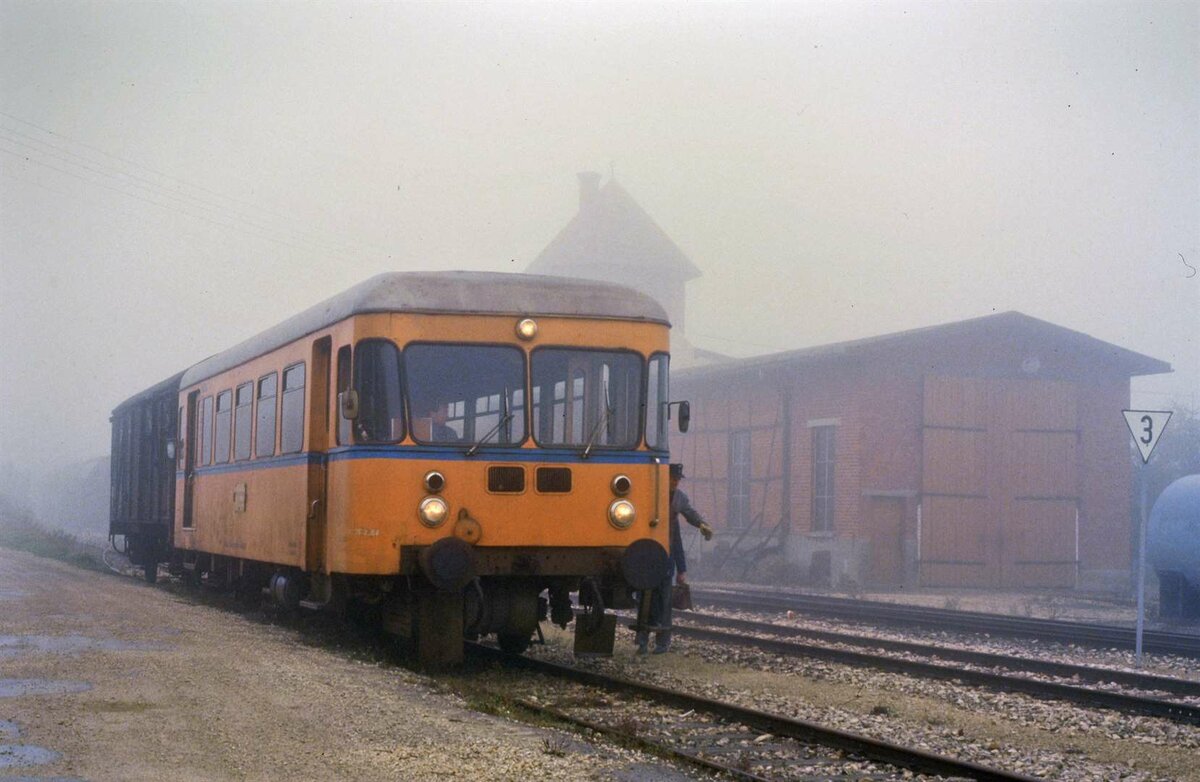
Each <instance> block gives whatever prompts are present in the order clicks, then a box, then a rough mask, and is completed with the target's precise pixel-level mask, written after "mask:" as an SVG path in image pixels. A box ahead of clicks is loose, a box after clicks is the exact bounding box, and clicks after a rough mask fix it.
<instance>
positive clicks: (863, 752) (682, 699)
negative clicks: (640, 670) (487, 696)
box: [469, 645, 1037, 782]
mask: <svg viewBox="0 0 1200 782" xmlns="http://www.w3.org/2000/svg"><path fill="white" fill-rule="evenodd" d="M469 646H472V645H469ZM482 649H487V651H486V652H484V654H487V655H489V656H491V657H492V659H502V660H503V661H504V662H505V663H506V664H508V665H511V666H514V667H519V668H524V669H526V670H530V671H535V672H537V673H543V674H547V675H550V676H556V677H558V678H562V679H567V680H570V681H574V682H578V683H581V684H587V685H590V686H592V687H599V688H602V689H604V690H608V691H609V692H621V693H632V694H635V695H640V696H642V697H644V698H648V699H650V700H654V701H657V702H659V703H662V704H666V705H669V706H673V707H676V708H683V709H694V710H696V711H704V712H707V713H709V714H712V715H714V716H717V717H720V718H722V719H728V720H733V721H735V722H738V723H741V724H742V725H746V726H752V727H754V728H755V729H757V730H762V731H764V732H766V733H771V734H774V735H775V736H784V737H787V738H791V739H796V740H799V741H805V742H809V743H811V744H820V745H823V746H826V747H830V748H833V749H837V750H841V751H843V752H847V753H851V754H853V755H856V756H858V757H861V758H864V759H867V760H871V761H875V762H879V763H886V764H888V765H891V766H896V767H897V768H904V769H909V770H911V771H915V772H917V773H926V774H938V775H943V776H957V777H965V778H967V779H975V780H980V782H1014V781H1015V780H1019V781H1020V782H1034V781H1035V780H1037V777H1031V776H1027V775H1025V774H1016V773H1013V772H1010V771H1004V770H1002V769H996V768H989V767H987V766H984V765H980V764H978V763H973V762H971V761H967V760H958V759H956V758H951V757H946V756H944V755H937V754H935V753H932V752H926V751H924V750H920V749H915V748H912V747H904V746H901V745H899V744H892V743H890V742H887V741H881V740H879V739H873V738H871V737H869V736H864V735H861V734H858V733H851V732H849V731H844V730H839V729H837V728H830V727H827V726H824V725H819V724H817V723H815V722H809V721H807V720H799V719H794V718H792V717H785V716H783V715H779V714H771V713H768V712H764V711H759V710H757V709H749V708H746V707H743V706H737V705H735V704H732V703H725V702H723V701H718V700H714V699H712V698H705V697H703V696H699V695H690V694H688V693H685V692H679V691H676V690H670V689H667V688H665V687H659V686H657V685H654V684H645V683H642V682H635V681H632V680H630V679H622V678H618V677H614V676H606V675H604V674H601V673H595V672H592V671H584V670H581V669H579V668H572V667H570V666H566V665H560V664H558V663H552V662H548V661H546V660H538V659H535V658H532V657H517V656H508V655H504V654H503V653H501V652H499V651H497V650H494V649H490V648H488V647H482V646H478V645H473V650H482Z"/></svg>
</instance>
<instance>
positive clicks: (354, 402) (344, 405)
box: [338, 388, 358, 420]
mask: <svg viewBox="0 0 1200 782" xmlns="http://www.w3.org/2000/svg"><path fill="white" fill-rule="evenodd" d="M338 409H339V410H341V411H342V418H349V419H351V420H353V419H355V418H358V392H357V391H355V390H354V389H353V388H351V389H349V390H346V391H341V392H339V393H338Z"/></svg>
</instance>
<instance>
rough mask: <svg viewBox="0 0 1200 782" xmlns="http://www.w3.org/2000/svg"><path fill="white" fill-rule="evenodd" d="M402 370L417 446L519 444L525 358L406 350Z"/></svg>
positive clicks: (456, 348) (473, 348) (447, 349)
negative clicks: (421, 444)
mask: <svg viewBox="0 0 1200 782" xmlns="http://www.w3.org/2000/svg"><path fill="white" fill-rule="evenodd" d="M404 367H405V375H406V380H407V383H408V399H409V415H410V421H411V424H412V434H413V438H414V439H415V440H416V441H417V442H420V443H430V444H437V445H466V446H472V445H475V444H476V443H480V441H483V442H482V445H483V446H484V447H486V446H487V445H512V444H516V443H520V442H521V441H523V440H524V439H525V354H524V353H523V352H521V350H519V349H518V348H514V347H504V346H499V345H448V344H436V343H418V344H411V345H409V346H408V347H407V348H405V349H404Z"/></svg>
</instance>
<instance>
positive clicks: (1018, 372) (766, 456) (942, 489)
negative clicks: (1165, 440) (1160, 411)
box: [671, 312, 1170, 589]
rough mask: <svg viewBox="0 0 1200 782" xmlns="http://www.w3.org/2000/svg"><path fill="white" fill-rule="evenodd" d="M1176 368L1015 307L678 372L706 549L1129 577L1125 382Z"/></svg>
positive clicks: (1025, 576)
mask: <svg viewBox="0 0 1200 782" xmlns="http://www.w3.org/2000/svg"><path fill="white" fill-rule="evenodd" d="M1169 371H1170V365H1168V364H1166V363H1165V362H1162V361H1159V360H1157V359H1153V358H1150V357H1148V356H1144V355H1141V354H1138V353H1134V352H1132V351H1129V350H1125V349H1123V348H1120V347H1117V346H1116V345H1112V344H1109V343H1106V342H1103V341H1101V340H1098V339H1095V338H1093V337H1089V336H1087V335H1085V334H1081V333H1079V332H1075V331H1071V330H1069V329H1065V328H1062V327H1059V326H1055V325H1053V324H1051V323H1047V322H1045V321H1041V320H1037V319H1035V318H1031V317H1028V316H1026V315H1022V314H1020V313H1017V312H1007V313H1003V314H998V315H992V316H988V317H983V318H977V319H973V320H966V321H961V322H957V323H951V324H947V325H943V326H934V327H930V328H924V329H918V330H915V331H907V332H902V333H897V334H890V335H885V336H881V337H874V338H871V339H865V340H859V341H855V342H846V343H840V344H835V345H828V346H823V347H817V348H809V349H804V350H798V351H791V352H786V353H778V354H774V355H770V356H765V357H757V358H753V359H744V360H738V361H728V362H724V363H720V364H717V365H712V366H705V367H699V368H695V369H685V370H680V371H673V372H672V377H671V382H672V389H671V395H672V397H673V398H675V399H689V400H690V401H691V403H692V427H691V429H690V431H689V432H688V433H687V434H685V435H679V434H675V435H673V438H674V439H673V441H672V446H671V451H672V459H673V460H677V461H682V462H684V464H685V465H686V468H687V472H688V480H687V485H686V487H687V491H688V494H689V495H690V497H691V498H692V502H693V504H694V505H695V506H696V507H697V509H698V510H700V511H701V513H703V514H704V515H705V516H706V517H707V518H709V519H710V520H711V521H713V522H714V526H716V527H717V529H718V535H717V537H716V541H715V542H714V544H709V545H707V546H701V545H700V541H699V540H698V539H697V540H695V541H689V542H688V549H689V552H693V553H691V554H690V557H692V558H694V559H697V560H703V559H708V558H710V557H711V558H712V559H709V562H708V563H707V564H719V563H720V562H721V561H722V560H727V561H728V560H732V561H741V562H743V563H744V564H745V568H746V570H750V569H753V567H754V564H755V561H756V560H761V559H762V558H763V557H765V556H767V555H768V554H774V555H776V556H782V557H784V558H785V559H786V561H787V562H789V563H791V564H792V565H793V566H794V567H793V571H794V572H795V573H797V574H798V576H799V578H800V579H801V580H805V581H808V582H810V583H815V584H831V585H840V584H861V585H874V586H915V585H920V586H943V587H991V588H1001V587H1002V588H1008V587H1068V588H1072V587H1074V588H1100V589H1124V588H1126V587H1127V586H1128V584H1129V561H1130V551H1131V547H1130V504H1129V496H1130V489H1131V481H1132V464H1131V462H1130V455H1129V432H1128V430H1127V429H1126V427H1125V423H1124V420H1123V418H1122V416H1121V410H1122V409H1125V408H1127V407H1128V406H1129V379H1130V377H1131V376H1135V375H1146V374H1156V373H1160V372H1169Z"/></svg>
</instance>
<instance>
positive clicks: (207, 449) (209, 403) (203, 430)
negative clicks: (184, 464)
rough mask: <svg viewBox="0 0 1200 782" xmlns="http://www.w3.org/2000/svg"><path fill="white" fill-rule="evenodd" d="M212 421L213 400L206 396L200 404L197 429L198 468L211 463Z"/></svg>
mask: <svg viewBox="0 0 1200 782" xmlns="http://www.w3.org/2000/svg"><path fill="white" fill-rule="evenodd" d="M212 420H213V398H212V397H211V396H206V397H204V399H203V400H202V401H201V402H200V422H199V423H200V426H199V429H198V434H199V436H198V437H197V438H196V442H197V444H198V445H199V457H198V463H199V466H201V467H203V466H204V465H207V464H211V463H212V451H213V447H212V446H213V443H212Z"/></svg>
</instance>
